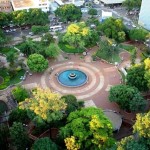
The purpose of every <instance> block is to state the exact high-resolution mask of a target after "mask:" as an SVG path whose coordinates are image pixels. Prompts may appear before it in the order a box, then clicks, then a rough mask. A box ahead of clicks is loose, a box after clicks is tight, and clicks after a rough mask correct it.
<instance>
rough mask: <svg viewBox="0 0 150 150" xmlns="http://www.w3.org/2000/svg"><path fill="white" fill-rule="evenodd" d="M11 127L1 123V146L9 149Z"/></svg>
mask: <svg viewBox="0 0 150 150" xmlns="http://www.w3.org/2000/svg"><path fill="white" fill-rule="evenodd" d="M8 138H9V129H8V127H7V126H6V125H4V124H0V148H1V149H2V150H8V149H9V148H8V145H9V144H8Z"/></svg>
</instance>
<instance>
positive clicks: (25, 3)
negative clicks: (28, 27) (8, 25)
mask: <svg viewBox="0 0 150 150" xmlns="http://www.w3.org/2000/svg"><path fill="white" fill-rule="evenodd" d="M11 2H12V6H13V9H14V11H17V10H23V9H27V10H28V9H30V8H40V9H41V10H42V11H44V12H48V11H49V1H48V0H11Z"/></svg>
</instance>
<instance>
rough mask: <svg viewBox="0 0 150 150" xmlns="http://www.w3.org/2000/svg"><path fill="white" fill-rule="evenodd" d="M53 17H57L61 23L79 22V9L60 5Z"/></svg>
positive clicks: (69, 5)
mask: <svg viewBox="0 0 150 150" xmlns="http://www.w3.org/2000/svg"><path fill="white" fill-rule="evenodd" d="M55 15H56V16H58V17H59V18H60V19H61V20H62V21H63V22H67V21H79V20H80V18H81V17H82V13H81V10H80V8H78V7H76V6H75V5H74V4H66V5H62V6H60V7H59V8H57V10H56V11H55Z"/></svg>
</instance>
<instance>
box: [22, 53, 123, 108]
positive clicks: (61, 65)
mask: <svg viewBox="0 0 150 150" xmlns="http://www.w3.org/2000/svg"><path fill="white" fill-rule="evenodd" d="M90 56H91V54H88V55H87V56H85V58H82V59H81V56H80V55H69V60H62V59H61V61H50V62H49V68H48V69H47V70H46V71H45V72H44V73H41V74H39V73H38V74H37V73H35V74H33V75H32V76H28V77H27V79H26V80H25V81H24V82H23V84H24V85H25V86H26V85H27V86H28V87H29V86H30V85H29V84H32V85H33V83H34V85H35V83H36V84H37V85H39V86H41V87H42V88H50V89H51V90H52V91H55V92H58V93H60V94H62V95H65V94H73V95H75V96H76V97H77V98H78V99H79V100H84V101H85V102H86V103H88V104H87V105H88V106H90V105H91V106H96V107H101V108H103V109H112V110H116V111H119V110H118V106H117V105H115V104H113V103H110V102H109V101H108V91H109V89H110V87H111V86H113V85H117V84H120V78H121V76H120V73H119V72H118V69H117V68H116V67H115V66H114V65H111V64H108V63H106V62H102V61H100V60H97V61H92V59H91V58H90ZM67 69H78V70H81V71H83V72H84V73H86V74H87V76H88V81H87V82H86V84H84V85H83V86H81V87H65V86H62V85H61V84H59V82H58V80H57V77H56V74H57V73H60V72H62V71H64V70H67Z"/></svg>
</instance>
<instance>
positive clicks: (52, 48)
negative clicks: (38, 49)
mask: <svg viewBox="0 0 150 150" xmlns="http://www.w3.org/2000/svg"><path fill="white" fill-rule="evenodd" d="M59 53H60V48H59V47H58V45H56V44H55V43H51V44H50V45H49V47H48V48H47V49H46V50H45V54H46V56H48V57H51V58H56V57H57V56H58V55H59Z"/></svg>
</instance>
